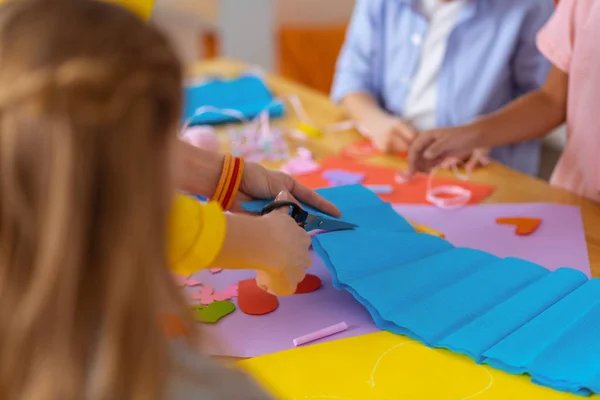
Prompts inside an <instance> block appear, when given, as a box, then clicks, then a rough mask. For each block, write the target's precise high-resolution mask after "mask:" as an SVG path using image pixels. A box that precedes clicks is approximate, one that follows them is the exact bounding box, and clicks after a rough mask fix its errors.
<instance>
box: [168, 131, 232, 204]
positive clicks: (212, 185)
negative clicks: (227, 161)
mask: <svg viewBox="0 0 600 400" xmlns="http://www.w3.org/2000/svg"><path fill="white" fill-rule="evenodd" d="M176 146H177V147H176V149H175V157H174V162H175V165H174V166H173V168H174V171H175V184H176V185H177V188H178V189H179V190H182V191H185V192H188V193H194V194H199V195H201V196H205V197H211V196H213V195H214V193H215V190H216V189H217V185H218V183H219V178H220V176H221V171H222V169H223V160H224V157H225V156H224V155H223V154H220V153H216V152H212V151H207V150H203V149H200V148H197V147H194V146H192V145H190V144H188V143H185V142H183V141H181V140H178V141H177V143H176Z"/></svg>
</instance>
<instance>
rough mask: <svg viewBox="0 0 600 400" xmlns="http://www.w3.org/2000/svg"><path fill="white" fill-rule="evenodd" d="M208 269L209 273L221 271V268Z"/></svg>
mask: <svg viewBox="0 0 600 400" xmlns="http://www.w3.org/2000/svg"><path fill="white" fill-rule="evenodd" d="M209 271H210V273H211V274H218V273H219V272H221V271H223V268H210V269H209Z"/></svg>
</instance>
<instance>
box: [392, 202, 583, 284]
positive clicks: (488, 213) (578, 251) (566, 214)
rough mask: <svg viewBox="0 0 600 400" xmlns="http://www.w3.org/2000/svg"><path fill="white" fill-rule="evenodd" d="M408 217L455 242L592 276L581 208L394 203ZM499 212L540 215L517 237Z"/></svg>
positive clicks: (511, 214) (455, 243) (527, 215)
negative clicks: (500, 222) (532, 227)
mask: <svg viewBox="0 0 600 400" xmlns="http://www.w3.org/2000/svg"><path fill="white" fill-rule="evenodd" d="M394 209H395V210H396V211H397V212H399V213H400V214H401V215H402V216H403V217H404V218H406V219H408V220H410V221H412V222H415V223H418V224H423V225H427V226H429V227H431V228H433V229H435V230H437V231H439V232H441V233H443V234H444V235H445V236H446V239H447V240H449V241H450V242H451V243H452V244H454V245H455V246H463V247H471V248H475V249H479V250H485V251H488V252H490V253H492V254H494V255H496V256H499V257H518V258H523V259H525V260H529V261H531V262H535V263H538V264H540V265H542V266H543V267H546V268H548V269H550V270H555V269H557V268H560V267H569V268H573V269H577V270H580V271H582V272H583V273H585V274H587V275H588V276H591V273H590V261H589V258H588V252H587V245H586V242H585V233H584V230H583V221H582V219H581V212H580V211H579V208H578V207H575V206H565V205H558V204H548V203H520V204H485V205H475V206H467V207H464V208H461V209H457V210H440V209H438V208H435V207H431V206H420V205H417V206H405V205H398V206H394ZM499 217H534V218H541V219H542V224H541V225H540V227H539V228H538V230H537V231H535V232H534V233H533V234H532V235H530V236H517V235H515V233H514V229H515V228H514V227H513V226H508V225H498V224H496V218H499Z"/></svg>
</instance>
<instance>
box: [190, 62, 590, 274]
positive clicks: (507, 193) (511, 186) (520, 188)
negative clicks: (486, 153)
mask: <svg viewBox="0 0 600 400" xmlns="http://www.w3.org/2000/svg"><path fill="white" fill-rule="evenodd" d="M248 68H249V66H248V65H246V64H244V63H241V62H238V61H235V60H229V59H223V58H218V59H215V60H211V61H206V62H202V63H198V64H197V65H195V66H194V67H193V68H191V70H190V74H191V76H201V75H206V74H210V75H221V76H230V77H232V76H235V75H237V74H239V73H241V72H243V71H245V70H246V69H248ZM267 81H268V84H269V86H270V87H271V88H272V89H273V91H274V92H275V95H276V96H280V95H286V94H295V95H297V96H298V97H299V98H300V100H301V102H302V104H303V106H304V108H305V110H306V112H307V114H308V115H309V116H310V117H311V119H313V122H314V123H315V124H316V125H318V126H324V125H327V124H331V123H334V122H340V121H343V120H345V119H346V116H345V115H344V112H343V111H342V109H341V108H340V107H338V106H336V105H334V104H333V103H331V101H330V100H329V99H328V98H327V96H325V95H323V94H322V93H320V92H318V91H315V90H312V89H309V88H306V87H304V86H302V85H299V84H297V83H294V82H292V81H289V80H287V79H284V78H281V77H278V76H275V75H269V74H267ZM288 114H289V115H288V116H287V117H286V118H284V119H282V120H278V121H276V122H274V124H275V125H278V126H288V127H294V126H296V125H297V124H298V123H299V121H298V119H297V118H296V117H295V115H293V113H288ZM359 138H360V135H359V134H358V133H357V132H354V131H347V132H340V133H336V134H334V135H325V136H324V137H322V138H318V139H315V138H310V139H309V140H308V141H307V143H305V144H303V145H304V146H305V147H307V148H309V149H310V150H311V151H312V152H313V154H314V156H315V158H316V159H317V160H319V159H323V158H325V157H327V156H330V155H334V154H338V153H339V152H340V151H341V150H342V149H343V148H344V146H346V145H348V144H350V143H352V142H354V141H356V140H358V139H359ZM292 145H295V143H293V144H292ZM223 150H227V149H223ZM368 162H371V163H374V164H377V165H382V166H388V167H394V168H405V167H406V163H405V162H404V161H402V160H399V159H398V158H395V157H390V156H377V157H373V158H371V159H369V160H368ZM265 166H267V167H271V168H276V167H278V166H279V165H278V164H275V163H265ZM444 175H446V176H449V177H452V174H451V173H449V172H446V173H443V172H440V176H444ZM471 179H472V180H473V181H475V182H484V183H489V184H492V185H494V186H496V188H497V189H496V191H495V192H494V194H493V195H492V196H491V197H489V199H488V200H487V201H486V203H528V202H547V203H558V204H568V205H575V206H579V207H580V208H581V213H582V216H583V223H584V228H585V235H586V241H587V247H588V253H589V258H590V264H591V268H592V275H593V276H594V277H600V206H599V205H598V204H597V203H594V202H592V201H590V200H587V199H585V198H582V197H580V196H577V195H575V194H572V193H570V192H568V191H566V190H563V189H559V188H556V187H553V186H550V185H549V184H547V183H546V182H544V181H542V180H540V179H536V178H533V177H530V176H527V175H524V174H521V173H519V172H516V171H513V170H511V169H509V168H507V167H504V166H503V165H500V164H497V163H492V164H491V165H489V166H487V167H485V168H483V169H480V170H478V171H475V172H473V174H472V176H471ZM540 251H543V249H540Z"/></svg>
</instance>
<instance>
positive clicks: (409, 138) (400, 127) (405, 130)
mask: <svg viewBox="0 0 600 400" xmlns="http://www.w3.org/2000/svg"><path fill="white" fill-rule="evenodd" d="M394 132H395V133H396V134H397V135H399V136H400V137H402V139H404V142H405V143H406V145H407V147H408V145H410V144H411V143H412V142H413V141H414V140H415V139H416V138H417V136H418V134H419V132H418V131H417V129H416V128H415V127H414V126H412V124H411V123H410V122H407V121H401V120H399V121H397V123H396V125H394Z"/></svg>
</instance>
